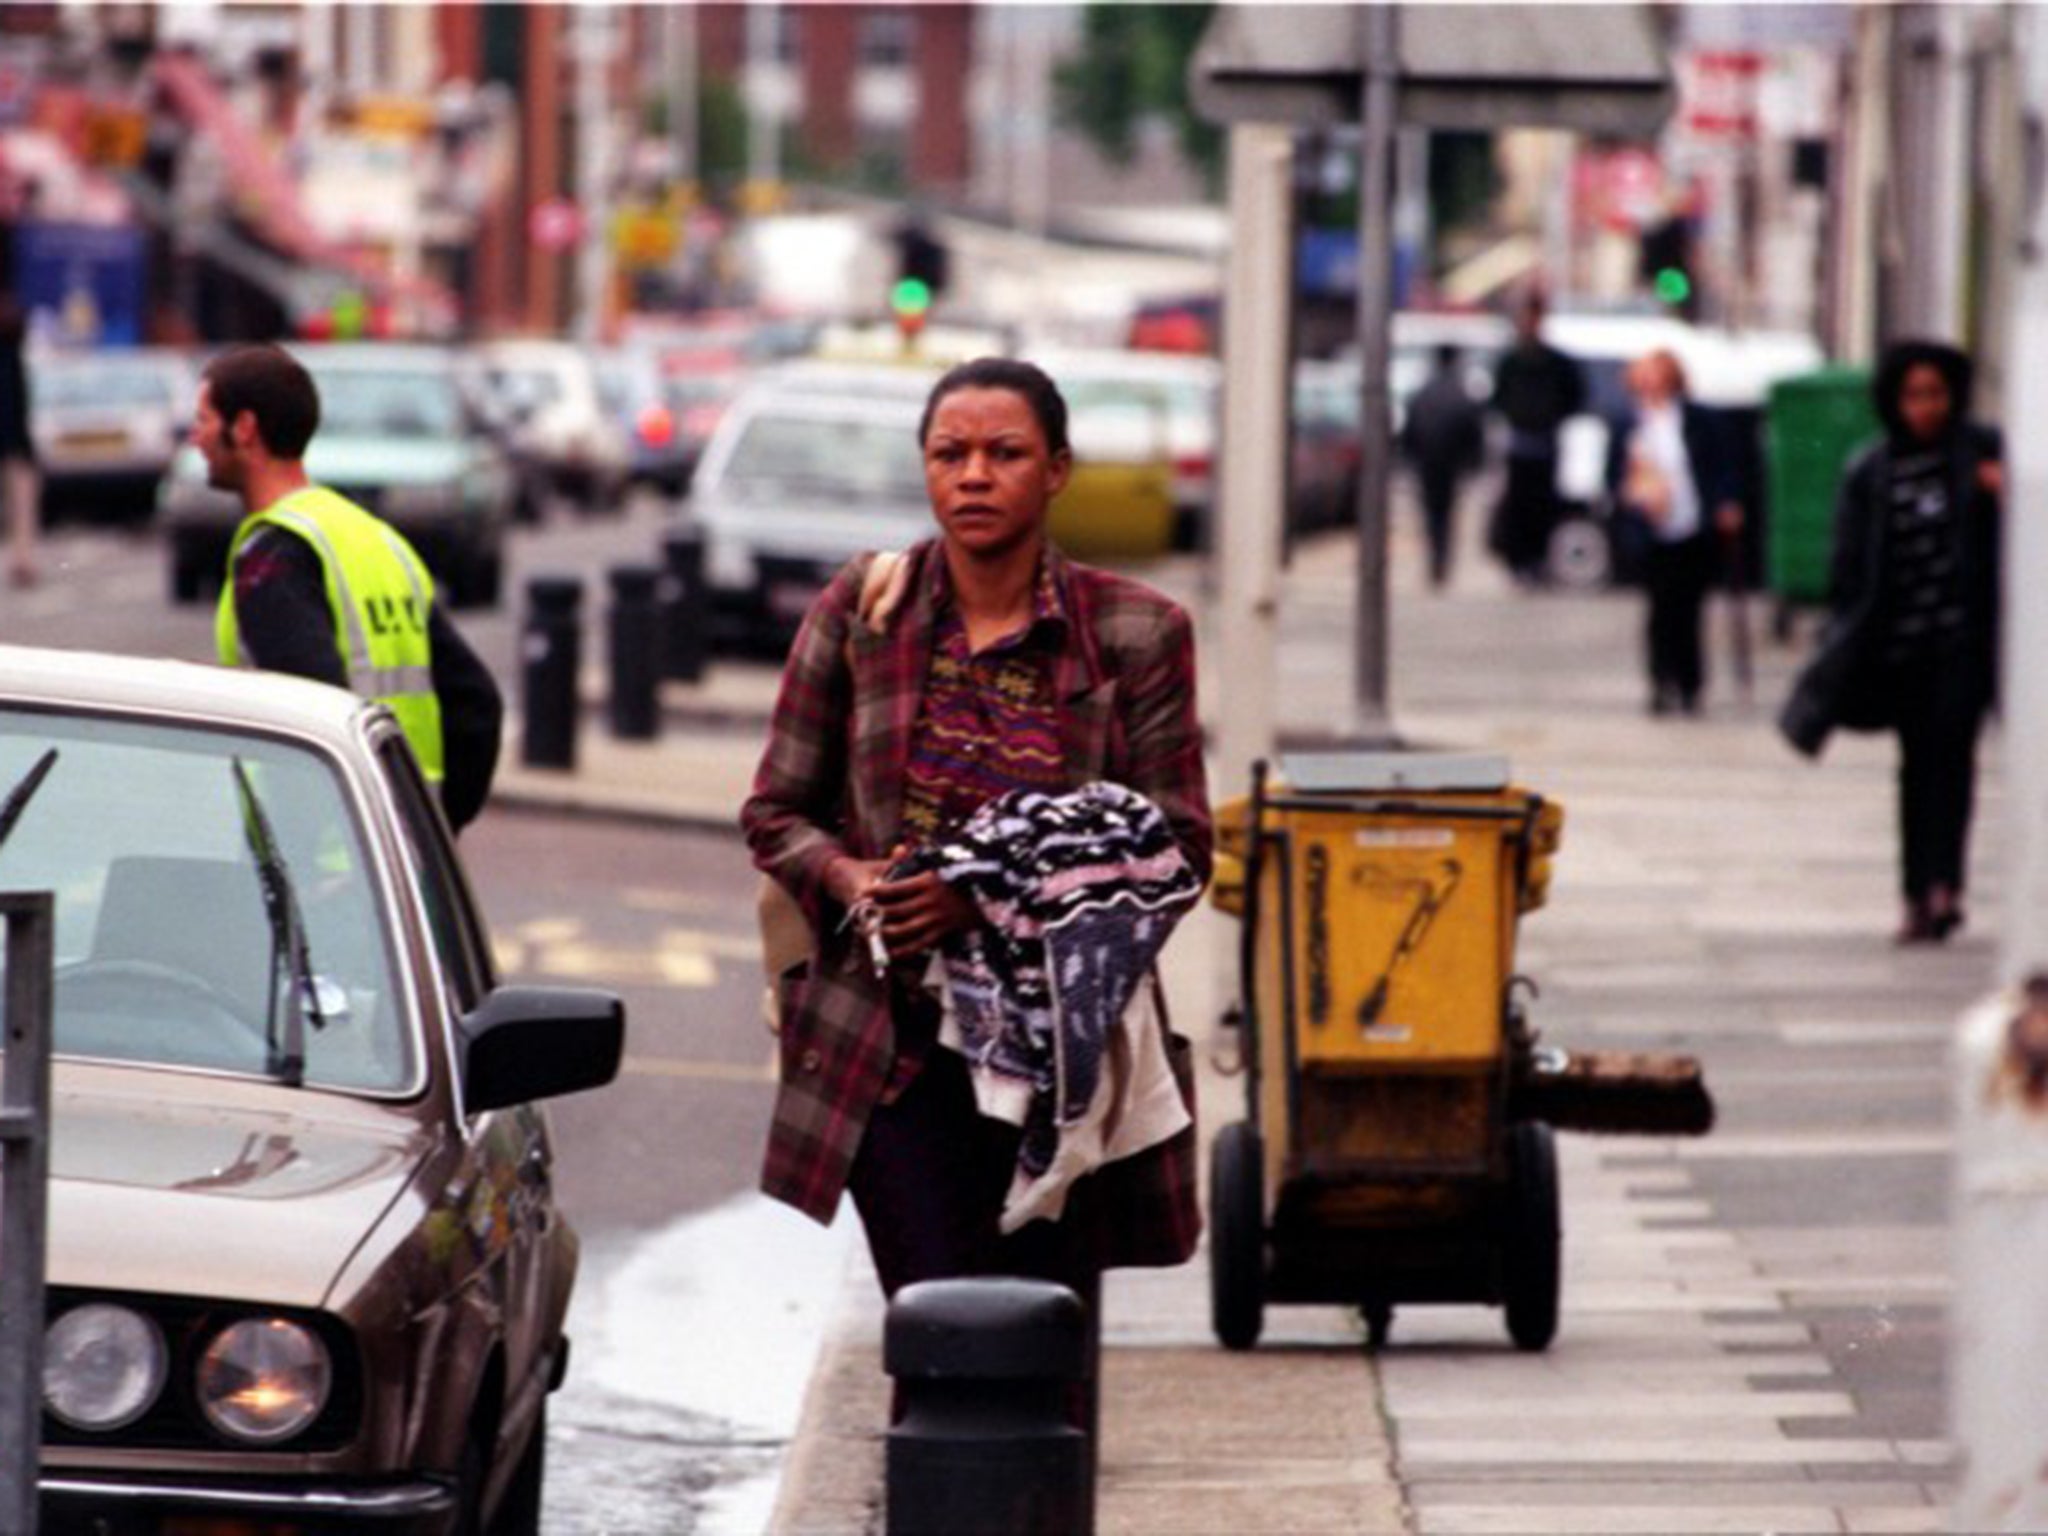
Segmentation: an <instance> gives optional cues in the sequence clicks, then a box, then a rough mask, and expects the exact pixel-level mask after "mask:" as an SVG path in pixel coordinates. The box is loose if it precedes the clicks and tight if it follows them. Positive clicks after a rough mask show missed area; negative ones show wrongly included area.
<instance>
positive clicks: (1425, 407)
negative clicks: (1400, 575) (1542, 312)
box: [1401, 345, 1486, 587]
mask: <svg viewBox="0 0 2048 1536" xmlns="http://www.w3.org/2000/svg"><path fill="white" fill-rule="evenodd" d="M1401 450H1402V452H1404V453H1405V454H1406V455H1407V456H1408V462H1409V463H1411V464H1413V465H1414V466H1415V478H1416V480H1417V482H1418V483H1419V484H1418V488H1419V489H1420V490H1421V492H1422V525H1423V531H1424V532H1425V533H1426V534H1427V535H1428V538H1429V584H1430V585H1431V586H1433V587H1441V586H1443V585H1444V583H1445V582H1447V581H1449V580H1450V575H1451V545H1452V542H1453V539H1454V537H1455V534H1456V532H1457V529H1456V522H1455V518H1456V513H1457V506H1458V485H1459V482H1460V481H1462V480H1463V479H1464V478H1465V477H1466V476H1467V475H1469V474H1471V473H1472V472H1473V471H1475V470H1476V469H1478V468H1479V466H1480V464H1481V463H1482V462H1483V461H1484V459H1485V456H1486V423H1485V420H1484V418H1483V417H1482V415H1481V413H1480V409H1479V403H1478V402H1477V401H1476V400H1474V399H1473V398H1472V396H1471V393H1470V392H1469V391H1468V390H1467V389H1466V388H1465V379H1464V375H1463V372H1462V370H1461V369H1460V367H1459V357H1458V349H1457V348H1456V347H1453V346H1449V345H1445V346H1440V347H1438V348H1437V349H1436V372H1435V373H1433V374H1431V375H1430V379H1429V382H1428V383H1427V384H1425V385H1423V386H1422V388H1421V389H1419V390H1417V391H1416V392H1415V395H1414V398H1412V399H1411V400H1409V402H1408V408H1407V411H1406V413H1405V415H1404V416H1403V418H1402V422H1401Z"/></svg>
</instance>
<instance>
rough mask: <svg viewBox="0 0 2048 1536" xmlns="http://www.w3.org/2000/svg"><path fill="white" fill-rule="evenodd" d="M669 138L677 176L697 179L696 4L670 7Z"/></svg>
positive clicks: (679, 178)
mask: <svg viewBox="0 0 2048 1536" xmlns="http://www.w3.org/2000/svg"><path fill="white" fill-rule="evenodd" d="M668 25H669V33H668V44H669V57H670V65H669V92H670V94H669V125H668V131H669V138H670V141H671V142H672V143H673V144H674V146H675V157H676V179H677V180H678V181H682V182H686V183H687V182H694V181H696V179H697V115H698V106H697V7H696V6H695V5H694V4H690V5H677V6H673V7H671V8H670V11H669V23H668Z"/></svg>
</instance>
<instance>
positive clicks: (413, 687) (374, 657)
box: [214, 486, 443, 780]
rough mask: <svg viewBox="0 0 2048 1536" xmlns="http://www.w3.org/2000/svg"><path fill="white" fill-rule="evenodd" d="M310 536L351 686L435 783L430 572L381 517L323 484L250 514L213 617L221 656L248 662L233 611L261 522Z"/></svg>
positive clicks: (437, 727) (437, 744)
mask: <svg viewBox="0 0 2048 1536" xmlns="http://www.w3.org/2000/svg"><path fill="white" fill-rule="evenodd" d="M266 525H268V526H275V527H279V528H283V529H284V530H285V531H286V532H288V533H291V534H294V535H296V536H297V537H298V538H301V539H303V540H305V542H306V544H307V545H308V547H310V548H311V549H312V550H313V552H314V553H315V554H316V555H318V556H319V557H320V569H321V576H322V580H323V583H324V585H325V587H326V591H327V605H328V608H329V609H330V610H331V613H332V616H333V620H334V643H335V648H336V650H337V651H338V652H339V654H340V657H341V662H342V666H343V668H344V671H345V674H346V676H347V678H348V684H349V690H350V691H351V692H353V693H355V694H356V695H357V696H358V697H360V698H366V699H374V700H376V701H377V702H379V703H381V704H383V705H385V706H386V707H387V708H389V709H390V710H391V712H392V714H393V715H395V716H396V717H397V719H398V723H399V725H400V726H401V727H402V728H403V729H404V731H405V736H406V740H407V741H408V742H409V743H411V745H412V750H413V755H414V756H415V757H417V758H418V759H419V762H420V767H421V768H422V769H423V770H424V771H425V773H426V775H427V777H428V778H430V779H435V780H438V779H439V778H440V777H441V775H442V766H443V763H442V742H441V704H440V700H439V698H438V697H437V696H436V695H435V693H434V675H433V657H432V652H431V649H430V643H429V641H428V638H427V615H428V612H429V611H430V608H431V605H432V603H433V600H434V583H433V578H432V577H431V576H430V575H429V574H428V573H427V569H426V567H425V566H424V565H423V564H422V563H421V561H420V558H419V556H418V555H417V554H415V553H414V552H413V548H412V546H411V545H410V544H408V543H406V541H405V540H404V539H403V538H402V537H401V536H400V535H399V534H398V532H397V531H396V530H395V529H393V528H392V527H390V525H388V524H387V523H385V522H383V521H382V520H381V519H379V518H376V517H373V516H372V515H371V514H370V513H368V512H366V511H364V510H363V509H362V508H361V507H359V506H357V505H356V504H355V503H354V502H352V501H349V500H347V499H346V498H344V497H341V496H338V495H336V494H335V493H334V492H333V491H330V490H327V489H325V488H324V487H320V486H309V487H307V488H306V489H305V490H302V491H295V492H293V493H292V494H291V495H289V496H287V497H285V498H283V499H282V500H280V501H278V502H276V503H274V504H272V505H271V506H269V507H266V508H264V509H263V510H262V511H261V512H257V513H254V514H252V515H251V516H249V517H247V518H245V519H243V521H242V524H241V526H240V527H239V528H237V529H236V530H235V536H234V540H233V542H232V544H231V545H230V546H229V553H228V575H227V581H226V583H225V585H224V587H223V589H222V592H221V601H220V607H219V609H218V610H217V612H216V614H215V625H214V634H215V642H216V645H217V648H218V649H219V652H220V659H221V661H222V662H223V663H225V664H226V665H228V666H237V665H241V664H242V663H243V661H244V658H243V655H242V646H241V631H240V625H239V622H238V619H237V616H236V614H235V602H234V591H235V583H234V562H235V558H236V555H237V554H239V552H240V551H241V548H242V545H243V544H244V543H245V542H247V540H248V538H249V536H250V535H251V534H252V533H254V532H255V531H256V529H258V528H259V527H263V526H266Z"/></svg>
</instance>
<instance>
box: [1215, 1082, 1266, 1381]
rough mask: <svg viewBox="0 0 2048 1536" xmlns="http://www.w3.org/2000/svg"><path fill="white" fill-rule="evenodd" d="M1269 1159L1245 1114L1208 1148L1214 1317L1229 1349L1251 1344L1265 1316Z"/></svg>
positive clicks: (1221, 1340) (1218, 1338)
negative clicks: (1267, 1163)
mask: <svg viewBox="0 0 2048 1536" xmlns="http://www.w3.org/2000/svg"><path fill="white" fill-rule="evenodd" d="M1264 1164H1265V1156H1264V1153H1263V1152H1262V1151H1261V1149H1260V1144H1259V1134H1258V1132H1257V1131H1255V1130H1253V1129H1252V1128H1251V1126H1250V1125H1249V1124H1247V1123H1246V1122H1245V1121H1243V1120H1237V1121H1233V1122H1232V1123H1231V1124H1229V1125H1226V1126H1224V1127H1223V1129H1222V1130H1221V1131H1219V1132H1217V1134H1216V1141H1215V1143H1214V1145H1212V1146H1211V1147H1210V1148H1209V1320H1210V1325H1211V1327H1213V1328H1214V1330H1215V1333H1216V1341H1217V1342H1218V1343H1219V1344H1221V1345H1222V1346H1223V1347H1224V1348H1225V1349H1238V1350H1243V1349H1250V1348H1251V1347H1252V1346H1253V1345H1254V1344H1256V1343H1258V1342H1259V1332H1260V1330H1261V1328H1262V1327H1263V1326H1264V1324H1265V1320H1266V1223H1265V1215H1264V1210H1263V1206H1264V1203H1265V1189H1264V1180H1265V1171H1264Z"/></svg>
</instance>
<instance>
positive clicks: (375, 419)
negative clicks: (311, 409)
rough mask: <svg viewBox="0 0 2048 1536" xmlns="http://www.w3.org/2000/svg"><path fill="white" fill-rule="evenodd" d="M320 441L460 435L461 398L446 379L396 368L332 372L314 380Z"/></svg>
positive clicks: (451, 377) (451, 378) (452, 381)
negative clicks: (317, 387)
mask: <svg viewBox="0 0 2048 1536" xmlns="http://www.w3.org/2000/svg"><path fill="white" fill-rule="evenodd" d="M315 379H316V382H317V383H318V384H319V386H320V431H321V434H322V435H323V436H327V435H332V436H342V437H416V438H450V437H460V436H461V435H462V430H463V428H462V396H461V393H460V391H458V390H457V388H456V385H455V378H454V375H452V374H445V373H427V372H423V371H420V370H407V369H400V368H346V369H343V368H336V369H333V370H330V371H319V372H316V374H315Z"/></svg>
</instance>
